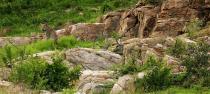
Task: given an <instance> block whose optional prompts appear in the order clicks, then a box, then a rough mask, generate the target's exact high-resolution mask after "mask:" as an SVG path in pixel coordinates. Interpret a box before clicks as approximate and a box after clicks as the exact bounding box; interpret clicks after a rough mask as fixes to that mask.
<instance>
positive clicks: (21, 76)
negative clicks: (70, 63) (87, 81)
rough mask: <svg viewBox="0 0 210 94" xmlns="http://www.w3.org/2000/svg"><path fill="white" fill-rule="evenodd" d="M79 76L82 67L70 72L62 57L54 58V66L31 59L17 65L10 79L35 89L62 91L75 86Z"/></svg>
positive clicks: (37, 59)
mask: <svg viewBox="0 0 210 94" xmlns="http://www.w3.org/2000/svg"><path fill="white" fill-rule="evenodd" d="M79 76H80V67H74V68H72V69H71V70H70V69H69V68H68V67H67V66H65V64H63V59H62V58H60V57H54V58H53V64H48V63H46V62H45V61H43V60H40V59H39V58H29V59H28V60H25V61H24V62H23V63H21V64H17V65H15V67H14V69H13V71H12V73H11V77H10V79H11V81H13V82H15V83H24V84H25V85H27V86H29V87H30V88H33V89H49V90H54V91H60V90H62V89H64V88H67V87H70V86H73V85H74V81H75V80H77V79H78V78H79Z"/></svg>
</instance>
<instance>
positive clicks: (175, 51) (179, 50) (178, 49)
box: [168, 38, 187, 58]
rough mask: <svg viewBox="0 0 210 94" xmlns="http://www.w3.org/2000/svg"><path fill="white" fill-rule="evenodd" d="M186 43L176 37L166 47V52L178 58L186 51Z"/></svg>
mask: <svg viewBox="0 0 210 94" xmlns="http://www.w3.org/2000/svg"><path fill="white" fill-rule="evenodd" d="M186 49H187V45H186V44H185V43H184V42H183V41H182V40H180V39H178V38H177V39H176V42H175V44H174V45H172V47H170V48H169V49H168V53H169V54H171V55H172V56H175V57H177V58H180V57H181V56H182V55H184V54H185V53H186Z"/></svg>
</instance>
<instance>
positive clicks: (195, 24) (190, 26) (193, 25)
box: [185, 19, 203, 37]
mask: <svg viewBox="0 0 210 94" xmlns="http://www.w3.org/2000/svg"><path fill="white" fill-rule="evenodd" d="M202 25H203V21H202V20H199V19H194V20H191V21H190V22H189V23H187V25H186V26H185V32H187V33H188V36H189V37H193V36H194V35H195V34H196V32H198V31H200V30H201V28H202Z"/></svg>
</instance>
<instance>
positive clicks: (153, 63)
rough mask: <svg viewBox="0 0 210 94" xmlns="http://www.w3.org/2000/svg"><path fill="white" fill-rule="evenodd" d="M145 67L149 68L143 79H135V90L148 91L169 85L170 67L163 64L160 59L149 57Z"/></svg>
mask: <svg viewBox="0 0 210 94" xmlns="http://www.w3.org/2000/svg"><path fill="white" fill-rule="evenodd" d="M146 63H148V65H147V67H145V68H144V69H147V70H149V71H148V73H147V74H146V76H144V78H143V79H137V81H136V87H137V92H141V91H142V90H143V91H144V92H150V91H156V90H162V89H165V88H167V87H169V86H170V84H171V83H170V78H171V72H170V69H169V68H167V67H164V66H163V64H164V63H163V62H162V61H157V60H155V58H154V57H150V58H149V59H148V61H147V62H146Z"/></svg>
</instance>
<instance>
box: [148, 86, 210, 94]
mask: <svg viewBox="0 0 210 94" xmlns="http://www.w3.org/2000/svg"><path fill="white" fill-rule="evenodd" d="M146 94H210V89H207V88H182V87H171V88H169V89H166V90H162V91H157V92H150V93H146Z"/></svg>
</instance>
